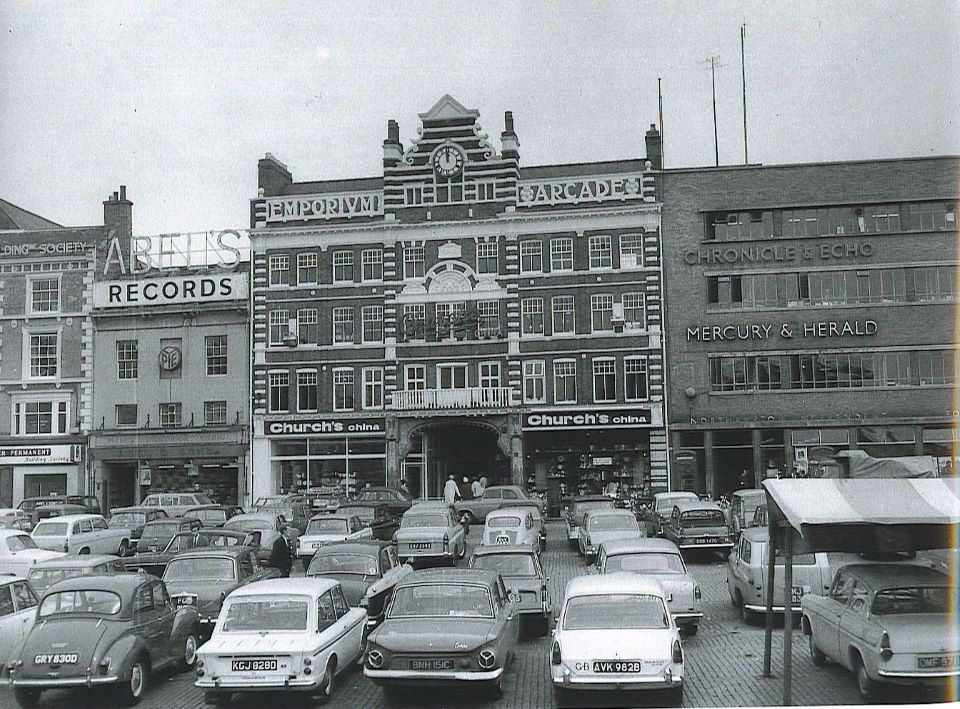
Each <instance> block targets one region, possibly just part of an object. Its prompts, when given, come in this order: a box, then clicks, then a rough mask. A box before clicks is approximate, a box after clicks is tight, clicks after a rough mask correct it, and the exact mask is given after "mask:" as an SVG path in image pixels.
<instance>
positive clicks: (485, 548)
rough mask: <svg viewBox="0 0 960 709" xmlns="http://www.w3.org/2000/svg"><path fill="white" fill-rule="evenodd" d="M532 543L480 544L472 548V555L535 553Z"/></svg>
mask: <svg viewBox="0 0 960 709" xmlns="http://www.w3.org/2000/svg"><path fill="white" fill-rule="evenodd" d="M536 553H537V550H536V548H535V547H534V546H533V545H532V544H482V545H480V546H478V547H477V548H476V549H474V550H473V556H495V555H497V554H536Z"/></svg>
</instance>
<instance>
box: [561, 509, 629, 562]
mask: <svg viewBox="0 0 960 709" xmlns="http://www.w3.org/2000/svg"><path fill="white" fill-rule="evenodd" d="M577 534H578V535H579V545H580V555H581V556H582V557H584V558H585V559H586V560H587V561H588V562H589V563H593V561H594V559H596V557H597V549H599V548H600V545H601V544H603V543H604V542H606V541H612V540H614V539H640V538H641V537H643V536H644V533H643V530H642V529H640V524H639V523H638V522H637V518H636V516H635V515H634V514H633V512H630V511H629V510H620V509H598V510H591V511H589V512H587V513H586V515H585V516H584V518H583V523H582V524H581V525H580V527H579V529H578V531H577Z"/></svg>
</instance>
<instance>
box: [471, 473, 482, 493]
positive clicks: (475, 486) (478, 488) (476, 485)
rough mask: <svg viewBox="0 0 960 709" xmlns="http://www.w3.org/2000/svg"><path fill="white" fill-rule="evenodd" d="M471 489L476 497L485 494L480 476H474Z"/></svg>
mask: <svg viewBox="0 0 960 709" xmlns="http://www.w3.org/2000/svg"><path fill="white" fill-rule="evenodd" d="M470 491H471V492H472V493H473V497H474V498H478V497H480V496H481V495H483V485H481V484H480V478H478V477H474V478H473V482H472V483H470Z"/></svg>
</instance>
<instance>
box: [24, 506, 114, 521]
mask: <svg viewBox="0 0 960 709" xmlns="http://www.w3.org/2000/svg"><path fill="white" fill-rule="evenodd" d="M85 514H89V512H88V510H87V508H86V507H84V506H83V505H75V504H74V503H72V502H42V503H41V504H39V505H37V506H36V507H34V508H33V512H31V513H30V521H31V523H32V524H33V526H34V527H36V526H37V524H39V523H40V522H41V521H42V520H45V519H50V518H51V517H65V516H67V515H85ZM97 514H99V512H98V513H97Z"/></svg>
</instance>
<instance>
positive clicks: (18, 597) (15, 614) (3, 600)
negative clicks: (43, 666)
mask: <svg viewBox="0 0 960 709" xmlns="http://www.w3.org/2000/svg"><path fill="white" fill-rule="evenodd" d="M38 603H39V600H38V599H37V596H36V594H35V593H34V592H33V589H32V588H30V584H28V583H27V582H26V580H25V579H22V578H20V577H19V576H0V671H2V669H3V668H4V667H6V664H7V662H8V661H10V660H13V659H16V658H15V656H14V652H15V651H16V649H17V648H18V647H19V646H20V643H21V642H23V639H24V638H25V637H27V633H29V632H30V628H32V627H33V622H34V620H36V617H37V604H38Z"/></svg>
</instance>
